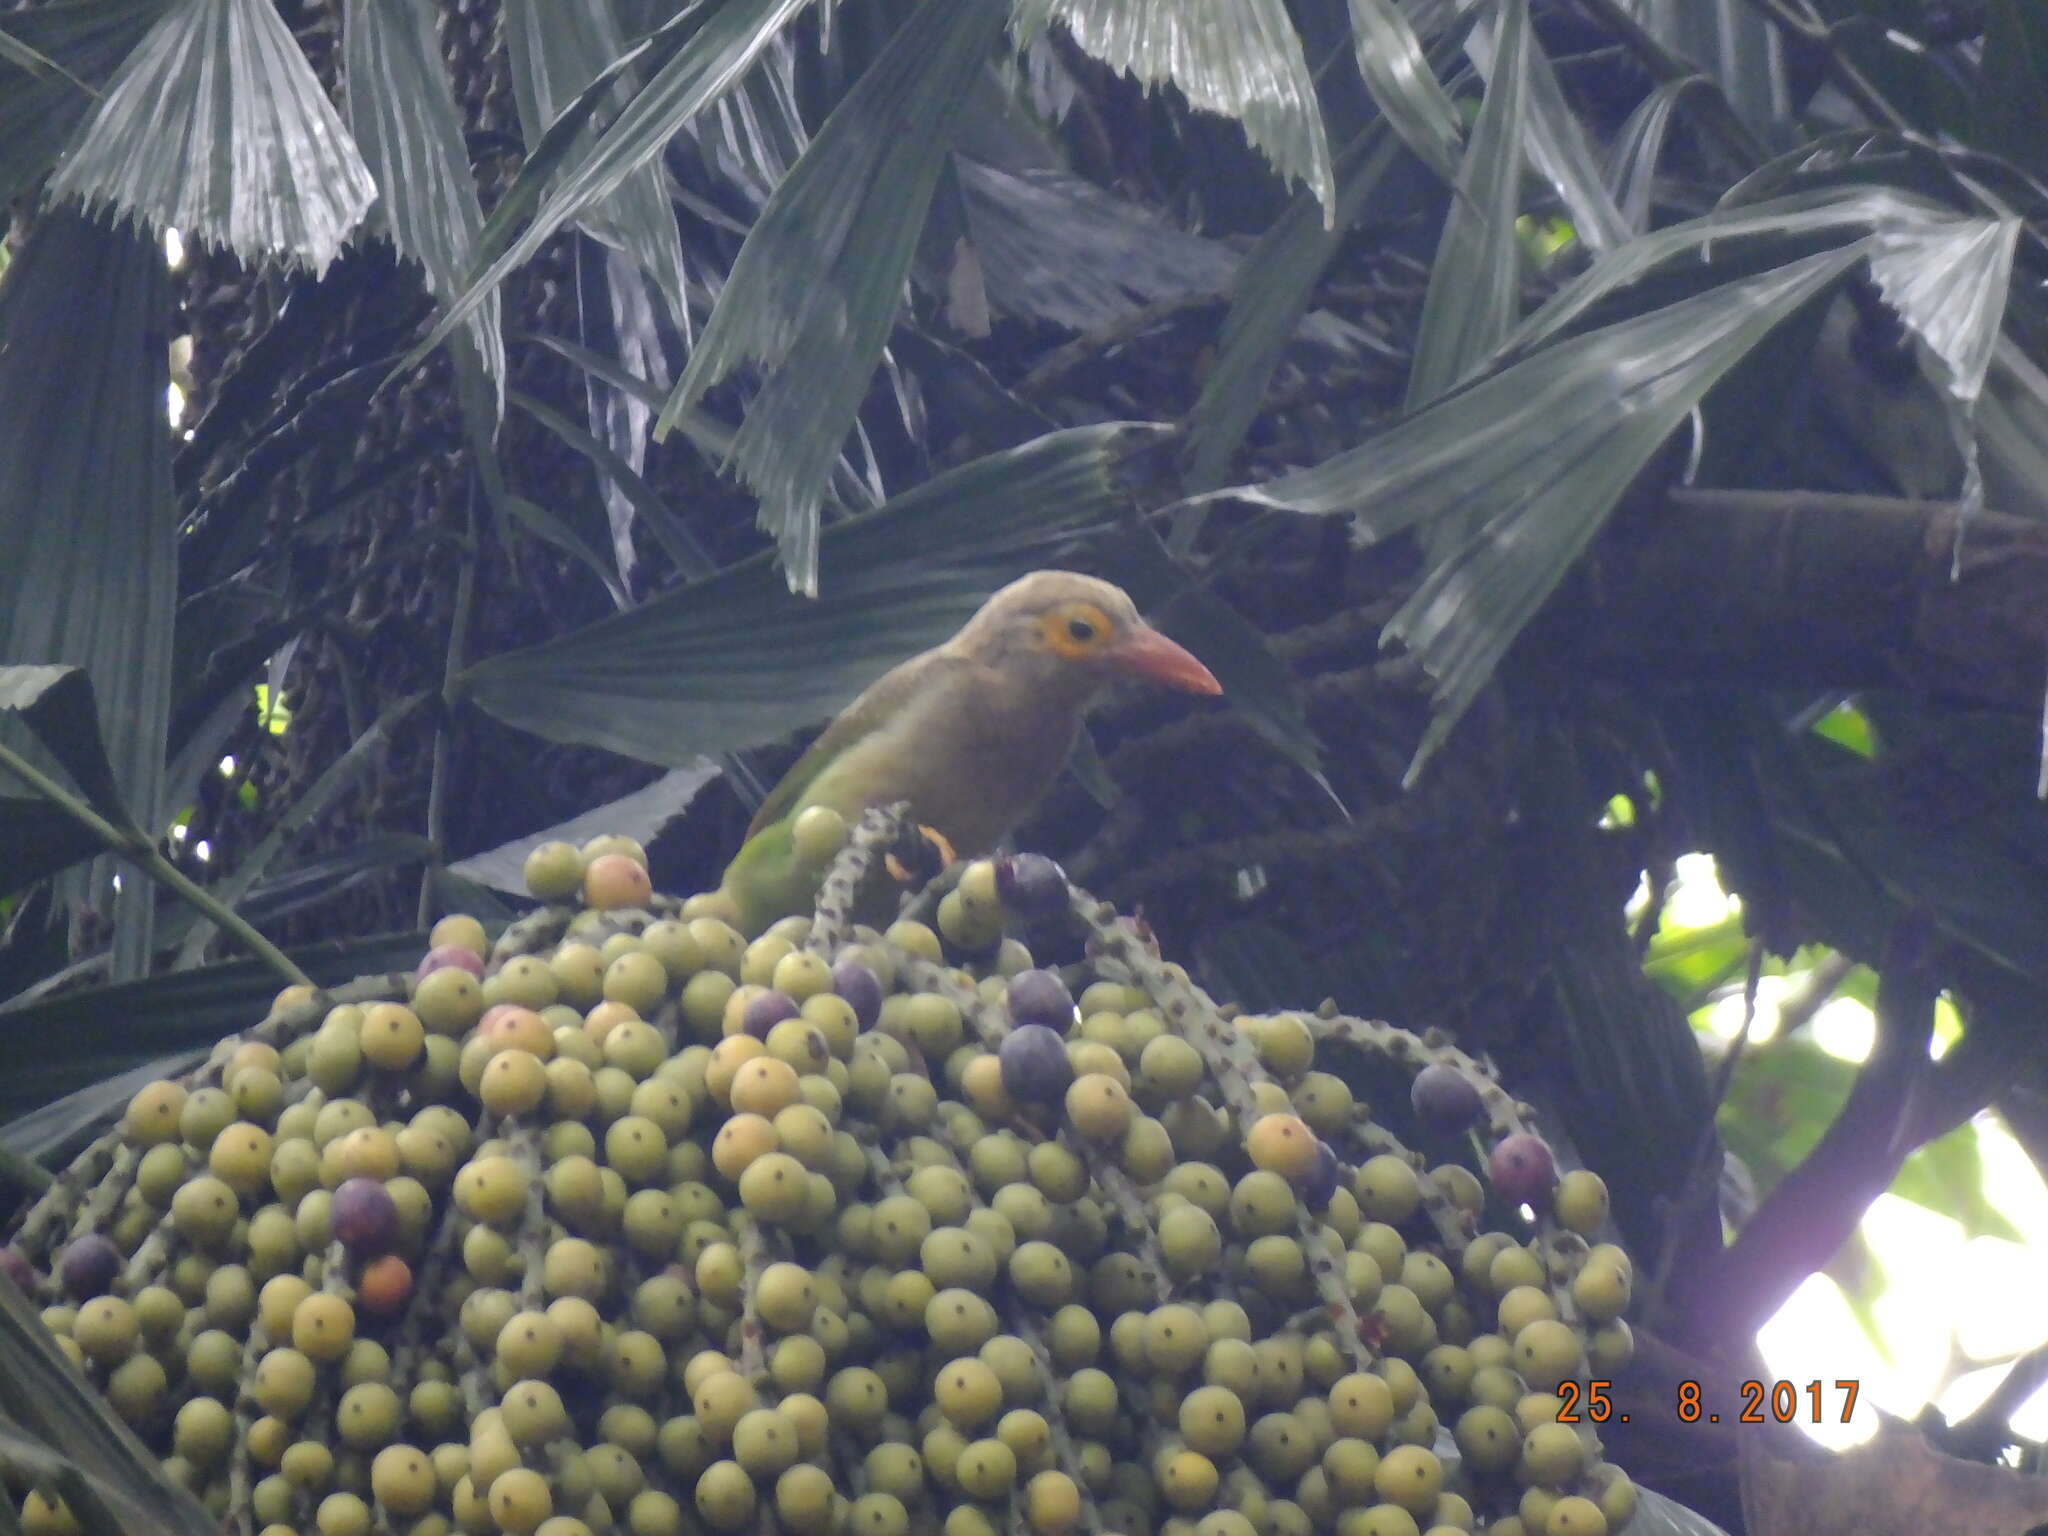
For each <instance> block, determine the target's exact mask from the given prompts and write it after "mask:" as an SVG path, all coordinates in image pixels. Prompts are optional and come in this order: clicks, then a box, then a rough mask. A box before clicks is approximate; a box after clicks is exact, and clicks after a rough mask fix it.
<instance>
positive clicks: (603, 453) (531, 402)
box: [507, 390, 718, 579]
mask: <svg viewBox="0 0 2048 1536" xmlns="http://www.w3.org/2000/svg"><path fill="white" fill-rule="evenodd" d="M507 398H508V400H509V402H510V403H511V404H512V405H514V406H516V407H517V408H518V409H520V410H522V411H524V412H525V413H526V414H527V415H529V416H531V417H532V418H533V419H534V420H535V421H537V422H539V423H540V424H541V425H542V426H544V427H546V428H547V429H548V430H549V431H550V432H552V433H554V434H555V436H556V437H558V438H560V439H561V440H562V441H563V442H564V443H566V444H567V445H568V446H569V447H571V448H573V449H575V450H576V451H577V452H578V453H580V454H582V455H583V456H584V457H585V458H586V459H588V460H590V462H591V465H592V466H593V467H594V468H595V469H596V470H597V472H598V473H599V474H601V475H603V476H604V477H605V478H606V479H608V480H610V481H611V483H612V484H613V485H616V486H617V487H618V488H619V490H620V491H621V492H622V493H624V495H625V497H626V500H627V501H629V502H631V503H632V506H633V510H634V511H635V512H636V513H638V514H639V516H640V520H641V521H642V522H643V523H645V524H646V525H647V527H648V530H649V531H650V532H651V533H653V535H654V536H655V538H656V539H658V540H659V541H660V543H661V547H662V548H663V549H665V550H667V551H668V557H669V559H671V560H673V561H674V562H675V565H676V569H677V570H679V571H681V572H682V573H683V574H684V575H685V576H687V577H691V578H693V579H694V578H697V577H703V576H709V575H710V574H711V573H712V572H713V571H715V570H717V569H718V567H717V565H716V564H715V563H714V562H713V560H712V558H711V556H710V554H709V552H707V551H706V550H705V548H704V546H703V545H702V544H701V543H700V542H698V539H697V536H696V534H695V533H693V532H692V531H691V529H690V525H689V522H688V521H687V520H686V519H684V518H683V517H681V516H679V515H678V514H677V512H676V510H675V509H674V508H673V507H671V506H670V505H669V504H668V503H667V502H666V501H664V500H663V499H662V496H661V493H660V492H659V491H657V490H655V488H654V487H653V486H651V485H649V484H648V483H647V481H646V480H645V479H644V478H642V477H641V475H640V474H639V472H638V471H636V470H635V469H634V468H633V466H632V465H631V464H628V463H627V462H626V461H625V459H624V458H622V457H621V456H620V455H619V454H618V453H617V452H616V451H614V450H613V448H612V447H611V445H610V444H608V443H603V442H600V441H598V439H596V438H595V437H592V436H591V435H590V433H588V432H587V431H585V430H584V429H583V428H582V427H580V426H578V425H577V424H576V423H575V422H573V421H571V420H570V419H569V418H568V417H566V416H564V415H563V414H562V413H561V412H560V411H558V410H556V409H555V408H554V407H553V406H551V405H548V404H547V403H546V402H545V401H541V400H536V399H535V398H534V397H533V396H531V395H529V394H527V393H526V392H525V391H523V390H513V391H512V392H511V394H510V395H509V396H508V397H507Z"/></svg>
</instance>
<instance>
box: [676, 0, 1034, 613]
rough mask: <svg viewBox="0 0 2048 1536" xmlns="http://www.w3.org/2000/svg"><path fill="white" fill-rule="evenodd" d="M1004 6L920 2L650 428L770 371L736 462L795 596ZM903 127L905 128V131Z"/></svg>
mask: <svg viewBox="0 0 2048 1536" xmlns="http://www.w3.org/2000/svg"><path fill="white" fill-rule="evenodd" d="M1002 26H1003V12H1002V8H1001V6H1000V4H999V3H998V0H923V3H922V4H920V5H919V6H918V8H917V9H916V10H915V11H913V12H912V13H911V15H910V16H909V18H908V19H906V20H905V21H904V22H903V24H902V25H901V26H900V27H898V28H897V30H896V32H895V34H894V35H893V36H892V37H891V38H890V39H889V42H888V45H887V46H886V47H885V48H884V49H883V50H882V54H881V57H880V58H878V59H876V61H875V62H874V63H873V64H872V65H870V66H869V68H868V70H867V72H866V73H865V74H863V75H862V76H861V78H860V80H859V82H858V83H857V84H856V85H855V86H854V88H853V89H852V90H851V91H850V92H848V93H847V95H846V97H845V99H843V100H842V101H841V102H840V103H839V105H838V106H837V107H836V108H835V109H834V110H833V112H832V115H831V116H830V117H829V118H827V119H826V121H825V125H824V127H823V128H821V129H820V130H819V131H818V135H817V137H816V138H815V139H813V140H812V141H811V146H810V148H809V149H807V150H805V151H804V154H803V157H802V158H801V159H799V160H798V161H797V163H796V165H795V167H794V168H793V169H792V170H791V171H790V173H789V175H788V176H786V177H785V178H784V179H783V181H782V184H781V185H780V186H778V187H777V188H776V189H775V193H774V195H773V196H772V197H770V198H769V200H768V206H767V207H766V208H764V209H763V210H762V211H761V216H760V218H759V219H757V220H756V221H755V223H754V227H753V229H752V231H751V232H749V234H748V235H747V238H746V243H745V244H744V245H742V246H741V247H740V253H739V256H738V257H737V258H736V259H735V260H734V262H733V266H732V272H731V275H730V276H729V277H728V278H727V280H726V285H725V288H724V291H723V292H721V293H720V295H719V298H718V305H717V307H716V308H715V309H713V310H712V312H711V319H710V321H709V322H708V323H707V324H706V325H705V327H704V334H703V336H702V337H701V338H699V340H698V343H697V347H696V350H695V351H694V352H693V353H692V354H691V355H690V362H689V366H688V368H686V369H685V370H684V372H683V376H682V378H681V380H680V381H678V383H677V385H676V389H675V393H674V394H673V395H672V396H671V397H670V401H669V405H668V407H667V408H666V409H664V410H663V412H662V414H661V417H660V419H659V420H658V421H657V422H656V423H655V429H654V430H655V436H656V438H657V439H659V438H661V437H664V436H666V435H667V433H668V431H669V429H670V427H671V426H672V425H673V413H674V412H677V411H681V410H685V409H687V408H689V407H690V406H692V405H695V404H696V403H697V401H698V400H699V399H701V398H702V397H703V395H704V392H705V391H706V390H708V389H709V388H710V387H711V386H712V385H713V384H715V383H717V382H718V381H719V380H720V379H723V378H724V377H725V376H726V375H727V374H729V373H731V372H733V371H734V369H736V368H738V367H739V366H740V365H741V364H742V363H744V362H749V361H751V362H754V363H757V364H759V365H760V366H761V368H762V369H763V371H764V373H765V374H766V377H765V379H764V381H763V383H762V385H761V389H760V392H759V393H758V394H756V395H755V397H754V398H753V400H752V401H751V402H750V404H749V406H748V409H747V418H746V421H745V422H744V424H742V426H741V427H740V430H739V435H738V436H737V437H735V438H734V439H733V445H732V454H731V464H732V466H733V467H735V468H737V469H738V471H739V473H740V476H741V477H742V478H743V479H744V480H745V481H746V483H747V484H748V485H749V486H750V487H751V488H752V489H753V490H754V491H755V493H756V494H757V495H758V496H759V497H760V499H761V508H760V522H761V526H762V527H763V528H764V529H766V530H767V531H768V532H769V533H771V534H772V535H773V536H774V538H775V542H776V547H777V549H778V550H779V551H780V553H781V557H782V563H783V566H784V568H785V570H786V571H787V572H788V575H789V584H790V587H791V589H792V590H794V591H798V592H802V593H805V594H806V595H810V596H815V595H816V593H817V590H818V509H819V505H820V503H821V502H822V500H823V497H824V488H825V483H826V480H827V478H828V477H829V475H830V474H831V470H832V465H833V462H834V460H835V459H837V457H838V455H839V450H840V445H841V444H842V443H844V442H845V440H846V435H847V432H848V430H849V429H850V428H851V427H852V426H853V424H854V420H855V417H856V416H857V414H858V412H859V410H860V403H861V399H862V397H863V396H864V395H865V394H866V393H867V387H868V381H869V379H870V378H871V377H872V376H873V373H874V368H875V364H876V362H877V361H878V360H879V358H880V357H881V353H882V347H883V345H884V343H885V342H886V341H887V340H888V336H889V330H890V327H891V326H892V325H893V324H894V323H895V320H896V315H897V312H898V311H899V309H900V308H901V307H902V301H903V284H904V280H905V279H906V278H907V277H908V276H909V273H910V265H911V260H912V258H913V257H914V256H915V255H916V253H917V238H918V233H919V231H920V230H921V229H922V228H923V226H924V219H925V214H926V211H927V210H928V209H929V207H930V205H931V198H932V191H933V188H934V187H936V186H937V184H938V178H939V171H940V169H941V167H942V166H943V165H944V164H945V158H946V151H947V149H948V148H949V147H950V145H951V142H952V135H953V128H954V124H955V123H956V122H957V120H958V118H959V115H960V110H961V108H962V106H963V105H964V104H965V103H966V101H967V96H968V89H969V87H970V86H972V85H973V84H974V82H975V80H976V79H977V78H978V77H979V76H980V74H981V72H982V70H983V69H984V68H985V67H986V65H987V63H988V58H989V53H990V50H991V49H992V48H994V46H995V44H996V42H997V40H998V39H999V38H1000V37H1001V35H1002ZM906 125H908V126H909V130H910V131H905V130H906Z"/></svg>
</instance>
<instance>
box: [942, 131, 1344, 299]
mask: <svg viewBox="0 0 2048 1536" xmlns="http://www.w3.org/2000/svg"><path fill="white" fill-rule="evenodd" d="M954 164H955V165H956V166H957V168H958V170H959V173H960V186H961V190H962V192H963V194H964V197H963V201H964V203H965V205H966V210H967V227H968V230H969V231H970V232H971V233H972V235H973V243H974V251H975V254H976V255H977V256H978V257H979V258H980V260H981V266H982V275H983V278H984V280H985V281H986V284H987V287H988V297H989V302H990V303H991V304H992V305H993V306H994V308H995V311H996V313H998V314H1005V315H1012V316H1015V317H1018V318H1020V319H1026V320H1043V321H1046V322H1048V323H1050V324H1052V325H1060V326H1065V327H1066V328H1067V329H1069V330H1074V331H1081V332H1090V331H1099V330H1103V329H1106V328H1107V327H1110V326H1113V325H1116V324H1117V323H1119V322H1120V321H1124V320H1128V319H1130V318H1131V317H1132V316H1134V315H1136V314H1137V313H1138V311H1139V310H1140V309H1142V308H1143V307H1144V306H1145V305H1148V304H1157V303H1159V302H1161V301H1163V300H1169V299H1187V298H1194V297H1197V296H1199V295H1202V294H1211V293H1222V292H1223V291H1224V290H1226V289H1227V288H1229V286H1230V284H1231V279H1232V277H1233V275H1234V274H1235V273H1236V271H1237V262H1238V258H1237V254H1236V253H1235V252H1234V251H1232V250H1231V249H1230V247H1228V246H1227V245H1224V244H1223V243H1222V242H1220V241H1216V240H1206V239H1204V238H1203V237H1201V236H1200V235H1191V234H1188V233H1187V232H1185V231H1184V230H1178V229H1174V228H1172V227H1170V226H1169V225H1166V224H1163V223H1161V222H1160V221H1159V219H1158V218H1157V216H1156V215H1154V214H1152V213H1151V212H1150V211H1149V210H1147V209H1145V208H1143V207H1140V206H1139V205H1138V204H1136V203H1132V202H1130V201H1128V200H1127V199H1125V198H1121V197H1118V196H1117V195H1116V194H1115V193H1113V192H1106V191H1104V190H1103V189H1102V188H1101V187H1098V186H1096V185H1094V184H1093V183H1092V182H1088V181H1084V180H1083V179H1082V178H1080V177H1079V176H1074V175H1070V174H1069V173H1067V172H1065V171H1059V170H1048V169H1043V168H1037V167H1033V168H1026V169H1018V168H1006V167H1000V166H992V165H983V164H981V163H979V162H978V161H974V160H969V159H966V158H965V157H964V156H958V155H956V156H955V157H954ZM1311 206H1313V205H1311Z"/></svg>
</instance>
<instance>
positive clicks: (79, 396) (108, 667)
mask: <svg viewBox="0 0 2048 1536" xmlns="http://www.w3.org/2000/svg"><path fill="white" fill-rule="evenodd" d="M168 287H169V285H168V283H167V282H166V280H165V272H164V263H163V253H162V251H161V250H160V249H159V248H158V247H157V245H156V244H155V242H154V241H152V240H150V239H149V238H147V237H146V236H145V235H144V234H142V233H141V232H139V231H137V230H134V229H126V228H124V229H111V228H109V227H108V226H107V225H105V224H103V223H99V222H95V221H91V220H88V219H86V218H84V217H82V216H80V215H79V214H77V213H76V212H74V211H70V210H52V211H51V212H49V213H47V214H46V215H45V216H44V217H43V219H42V220H41V221H40V222H39V223H38V225H37V227H36V230H35V233H34V234H33V235H32V236H31V237H30V239H29V241H28V243H27V245H26V246H25V247H24V248H23V249H22V251H21V254H20V255H19V256H17V257H16V258H15V262H14V265H13V267H12V268H11V269H10V270H9V271H8V273H7V278H6V282H5V284H4V285H0V335H4V336H5V337H6V338H7V345H6V347H5V348H0V549H5V550H6V551H7V552H8V553H7V556H6V557H5V558H4V559H0V661H5V662H43V663H64V664H69V665H72V666H76V667H80V668H83V669H84V670H85V672H86V673H87V674H88V675H90V677H91V678H92V681H93V688H94V690H96V693H97V698H96V701H95V702H96V703H97V705H98V720H97V722H96V724H95V725H94V726H93V729H94V730H96V731H97V732H98V733H100V734H101V736H102V738H103V739H104V741H105V743H106V757H105V761H106V763H107V765H108V766H107V775H108V777H107V780H106V783H105V786H104V787H101V786H98V785H95V784H93V783H91V782H88V781H87V780H85V779H78V780H77V782H78V783H79V785H80V787H81V788H82V789H84V790H86V791H87V793H88V795H89V796H91V797H92V798H93V799H94V800H95V803H96V804H99V805H101V806H102V808H104V807H106V806H108V805H112V804H116V803H117V804H118V805H119V806H121V807H125V810H124V812H123V816H124V817H125V816H127V815H132V816H134V817H135V818H136V821H137V822H138V824H139V825H140V826H142V827H144V828H146V829H150V830H151V831H157V832H160V831H161V830H162V828H161V822H162V817H163V812H164V807H163V787H162V786H163V775H164V732H165V729H166V726H167V721H168V718H169V713H170V697H171V636H172V612H173V605H174V603H175V602H176V599H177V574H176V564H175V561H176V556H175V551H174V545H173V540H174V537H175V532H176V509H175V506H174V504H173V501H172V494H171V462H170V423H169V421H168V420H167V418H166V416H165V413H164V391H165V388H166V381H167V378H168V359H167V358H166V355H165V350H164V340H163V326H164V316H165V314H166V312H167V310H168V307H169V291H168ZM8 739H10V740H18V739H19V738H18V737H15V736H14V735H13V733H11V732H10V733H9V734H8ZM66 766H67V769H69V770H71V771H72V772H73V774H74V778H76V769H75V768H73V766H72V764H70V763H69V762H67V764H66ZM100 878H101V879H102V880H110V879H111V870H110V869H108V868H106V867H105V866H104V865H103V866H102V869H101V871H100ZM100 889H101V891H102V893H104V892H105V891H106V890H107V886H104V885H103V886H102V887H101V888H100ZM64 894H65V895H66V897H67V898H70V899H78V898H81V897H83V896H84V894H85V891H84V888H83V886H82V885H81V884H80V883H78V882H73V883H72V884H71V885H70V886H69V887H68V888H67V889H66V891H65V892H64ZM115 910H116V924H117V927H116V965H117V968H118V970H119V972H120V973H121V974H124V975H137V974H140V973H141V970H142V968H143V966H144V964H145V960H146V957H147V955H148V954H149V950H150V943H149V923H150V899H149V894H148V890H147V886H146V883H144V882H140V881H135V880H132V879H131V880H130V881H129V882H128V884H127V888H126V889H125V890H124V891H123V893H122V896H121V898H120V900H119V901H118V902H116V903H115Z"/></svg>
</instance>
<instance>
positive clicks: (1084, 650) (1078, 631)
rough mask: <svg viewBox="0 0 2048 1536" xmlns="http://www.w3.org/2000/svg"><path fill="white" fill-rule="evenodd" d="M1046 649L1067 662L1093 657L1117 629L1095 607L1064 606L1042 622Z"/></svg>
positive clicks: (1066, 604) (1085, 604)
mask: <svg viewBox="0 0 2048 1536" xmlns="http://www.w3.org/2000/svg"><path fill="white" fill-rule="evenodd" d="M1039 627H1040V632H1041V633H1042V634H1043V635H1044V637H1045V645H1046V649H1047V650H1049V651H1051V652H1052V653H1053V654H1054V655H1056V656H1063V657H1065V658H1066V659H1067V660H1068V661H1079V660H1081V659H1082V658H1084V657H1087V656H1093V655H1095V654H1096V653H1097V652H1099V651H1101V649H1102V648H1103V647H1104V646H1105V645H1107V644H1108V643H1109V642H1110V640H1111V639H1112V638H1113V637H1114V635H1115V632H1116V627H1115V625H1114V624H1113V623H1112V622H1111V621H1110V617H1109V615H1108V614H1106V613H1104V612H1103V611H1102V610H1101V609H1100V608H1098V607H1096V606H1095V604H1093V603H1063V604H1061V605H1060V606H1059V607H1058V608H1055V609H1054V610H1053V611H1052V612H1051V613H1048V614H1047V615H1046V616H1045V617H1044V618H1043V619H1041V620H1040V621H1039Z"/></svg>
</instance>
